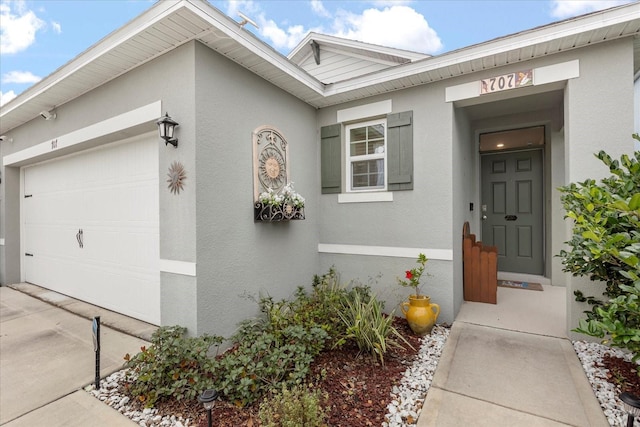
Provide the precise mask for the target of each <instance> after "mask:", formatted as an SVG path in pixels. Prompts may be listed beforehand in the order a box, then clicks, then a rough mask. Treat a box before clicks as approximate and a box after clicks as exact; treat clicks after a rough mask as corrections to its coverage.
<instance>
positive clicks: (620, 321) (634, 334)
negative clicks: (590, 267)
mask: <svg viewBox="0 0 640 427" xmlns="http://www.w3.org/2000/svg"><path fill="white" fill-rule="evenodd" d="M621 287H622V288H623V289H622V290H623V291H625V292H627V294H626V295H620V296H619V297H617V298H614V299H612V300H610V301H609V303H608V304H606V308H602V307H597V308H596V313H597V318H593V319H590V320H588V321H586V320H581V321H580V327H579V328H576V329H575V331H576V332H580V333H583V334H587V335H591V336H594V337H598V338H605V337H607V336H608V338H607V339H605V340H604V341H603V343H605V344H610V345H612V346H613V347H620V348H624V349H627V350H629V351H631V352H632V353H633V361H634V362H635V361H637V360H638V359H640V329H639V328H638V326H637V325H640V304H639V302H638V297H640V281H638V282H637V283H636V285H635V286H625V285H621ZM632 325H636V326H632Z"/></svg>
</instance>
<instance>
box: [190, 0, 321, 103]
mask: <svg viewBox="0 0 640 427" xmlns="http://www.w3.org/2000/svg"><path fill="white" fill-rule="evenodd" d="M183 1H184V2H185V6H186V7H188V8H189V10H191V11H192V12H194V13H196V14H197V15H199V16H200V17H201V18H203V19H206V20H208V21H209V22H210V23H211V24H212V25H213V26H215V27H216V28H218V29H220V30H222V31H224V32H225V33H227V34H228V35H229V36H230V37H231V38H232V39H233V40H235V41H236V42H238V43H240V44H241V45H242V46H243V47H245V48H247V49H249V50H250V51H251V52H252V53H253V54H255V55H257V56H259V57H260V58H262V59H264V60H265V61H267V62H269V63H270V64H273V65H274V66H276V67H277V68H278V69H280V71H283V72H284V73H286V74H288V75H289V76H291V77H293V78H295V79H296V80H298V81H299V82H301V83H303V84H305V85H306V86H307V87H309V89H311V90H313V91H315V92H316V93H318V94H322V93H323V91H324V85H323V84H322V83H320V81H318V80H317V79H315V78H314V77H312V76H311V75H310V74H308V73H307V72H306V71H304V70H302V69H301V68H300V67H298V66H296V65H294V64H293V63H292V62H291V61H289V60H288V59H287V58H286V57H284V56H282V55H281V54H280V53H279V52H277V51H276V50H274V49H273V48H271V46H269V45H267V44H266V43H264V42H262V41H260V40H258V39H257V38H254V36H253V35H252V34H251V33H249V32H248V31H247V30H245V29H243V28H242V27H240V25H239V24H238V23H237V22H236V21H234V20H232V19H231V18H229V17H228V16H226V15H224V14H222V13H220V12H219V11H218V10H217V9H215V8H214V7H212V6H211V5H209V4H208V3H206V2H198V3H197V4H195V3H194V2H193V0H183ZM205 8H206V9H207V10H205Z"/></svg>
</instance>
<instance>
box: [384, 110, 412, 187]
mask: <svg viewBox="0 0 640 427" xmlns="http://www.w3.org/2000/svg"><path fill="white" fill-rule="evenodd" d="M387 172H388V174H389V176H388V178H387V189H388V190H389V191H399V190H413V111H405V112H403V113H396V114H389V115H388V116H387Z"/></svg>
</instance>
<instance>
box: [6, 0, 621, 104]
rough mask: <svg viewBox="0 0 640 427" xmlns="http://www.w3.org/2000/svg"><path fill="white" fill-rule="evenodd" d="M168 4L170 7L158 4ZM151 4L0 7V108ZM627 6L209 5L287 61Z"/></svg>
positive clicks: (450, 41) (590, 2)
mask: <svg viewBox="0 0 640 427" xmlns="http://www.w3.org/2000/svg"><path fill="white" fill-rule="evenodd" d="M160 1H171V0H160ZM155 2H156V0H0V104H4V103H6V102H8V101H10V100H11V99H13V98H14V97H15V96H17V95H19V94H20V93H21V92H23V91H24V90H25V89H27V88H28V87H30V86H31V85H33V84H34V83H36V82H38V81H39V80H40V79H42V78H44V77H46V76H47V75H49V74H51V73H52V72H54V71H55V70H56V69H58V68H59V67H61V66H62V65H64V64H66V63H67V62H69V61H71V60H72V59H73V58H74V57H75V56H77V55H78V54H80V53H81V52H83V51H84V50H86V49H87V48H89V47H90V46H92V45H93V44H95V43H96V42H98V41H99V40H100V39H102V38H103V37H105V36H106V35H108V34H109V33H111V32H112V31H114V30H116V29H117V28H119V27H120V26H122V25H123V24H125V23H127V22H128V21H130V20H132V19H133V18H135V17H136V16H138V15H139V14H141V13H142V12H143V11H145V10H146V9H148V8H150V7H151V6H152V5H153V4H154V3H155ZM628 2H629V0H604V1H595V0H510V1H506V0H505V1H480V0H475V1H461V0H459V1H456V0H446V1H445V0H429V1H426V0H422V1H410V0H370V1H338V0H266V1H258V0H234V1H228V0H225V1H216V0H211V1H210V3H211V4H213V5H214V6H215V7H217V8H218V9H220V10H221V11H223V12H224V13H226V14H227V15H229V16H230V17H231V18H233V19H235V20H238V21H239V20H240V18H239V16H238V12H242V13H244V14H245V15H247V16H249V17H250V18H252V19H253V20H254V21H255V22H256V23H257V24H258V26H259V28H254V27H252V26H250V25H247V26H246V27H245V28H247V29H248V30H250V31H252V32H253V33H254V34H255V35H257V36H258V37H259V38H261V39H262V40H264V41H265V42H266V43H268V44H269V45H271V46H273V47H274V48H275V49H276V50H278V51H279V52H281V53H282V54H284V55H286V54H288V53H289V52H290V51H291V50H292V49H293V48H294V47H295V46H296V45H297V43H298V42H299V41H300V40H301V39H302V38H304V36H305V35H306V34H307V33H308V32H309V31H315V32H320V33H324V34H330V35H336V36H340V37H346V38H350V39H355V40H360V41H364V42H368V43H374V44H380V45H385V46H391V47H397V48H401V49H408V50H413V51H417V52H422V53H428V54H432V55H437V54H441V53H444V52H448V51H451V50H455V49H458V48H462V47H465V46H470V45H473V44H476V43H481V42H484V41H487V40H491V39H493V38H496V37H500V36H504V35H508V34H513V33H517V32H519V31H523V30H527V29H530V28H534V27H537V26H540V25H545V24H549V23H551V22H555V21H559V20H562V19H566V18H571V17H574V16H577V15H581V14H584V13H588V12H593V11H595V10H601V9H605V8H608V7H613V6H616V5H619V4H622V3H628Z"/></svg>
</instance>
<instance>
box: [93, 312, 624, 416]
mask: <svg viewBox="0 0 640 427" xmlns="http://www.w3.org/2000/svg"><path fill="white" fill-rule="evenodd" d="M448 336H449V328H447V327H444V326H441V325H435V326H434V328H433V331H432V332H431V334H430V335H427V336H425V337H423V338H421V346H420V350H419V351H418V355H417V356H416V358H415V360H414V361H413V362H412V363H411V364H410V365H409V366H408V367H407V370H406V371H405V372H404V375H403V377H402V379H401V380H400V384H399V385H397V386H394V387H393V388H392V391H391V399H392V400H391V403H389V405H388V406H387V415H386V421H385V422H384V423H383V424H382V425H383V427H408V426H412V425H415V424H416V422H417V421H418V417H419V416H420V412H421V411H422V405H423V403H424V400H425V398H426V396H427V392H428V391H429V388H430V387H431V382H432V381H433V375H434V374H435V371H436V368H437V366H438V361H439V359H440V356H441V354H442V349H443V347H444V344H445V342H446V340H447V338H448ZM573 346H574V349H575V351H576V354H577V355H578V358H579V359H580V362H581V363H582V367H583V369H584V372H585V374H586V376H587V378H588V379H589V382H590V383H591V387H592V388H593V391H594V393H595V395H596V397H597V398H598V400H599V402H600V406H601V407H602V410H603V413H604V415H605V417H606V418H607V420H608V421H609V424H610V425H611V426H612V427H624V426H625V425H626V419H627V414H626V412H625V411H624V410H623V409H622V402H621V401H620V400H619V399H618V394H619V393H620V391H619V390H617V389H616V386H615V385H613V384H611V383H609V382H608V381H607V370H606V369H604V368H603V367H602V366H601V365H602V363H601V361H602V358H603V357H604V355H606V354H607V353H609V354H611V355H612V356H615V357H621V358H624V359H626V360H629V361H631V355H630V354H629V353H627V352H624V351H622V350H619V349H615V348H610V347H607V346H605V345H602V344H598V343H593V342H585V341H574V342H573ZM125 376H126V370H122V371H118V372H116V373H114V374H112V375H110V376H109V377H107V378H105V379H103V380H102V381H101V382H100V386H101V387H100V389H99V390H96V389H95V388H94V386H93V385H90V386H87V387H86V388H85V390H86V391H87V392H88V393H90V394H91V395H92V396H94V397H95V398H97V399H99V400H101V401H103V402H104V403H105V404H107V405H109V406H111V407H113V408H114V409H115V410H117V411H119V412H120V413H122V414H123V415H125V416H127V417H129V418H130V419H131V420H133V421H134V422H136V423H137V424H138V425H140V426H146V427H189V426H190V425H191V424H190V422H191V420H188V419H183V418H181V417H176V416H174V415H170V416H169V415H166V416H161V415H160V414H158V413H157V411H156V410H155V409H145V410H143V411H137V410H135V409H133V407H131V406H130V405H129V402H130V399H129V397H128V396H124V395H121V394H120V393H119V391H118V390H119V385H120V384H121V383H123V382H124V379H125Z"/></svg>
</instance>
